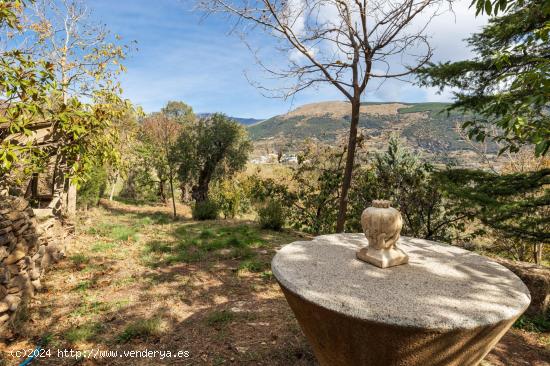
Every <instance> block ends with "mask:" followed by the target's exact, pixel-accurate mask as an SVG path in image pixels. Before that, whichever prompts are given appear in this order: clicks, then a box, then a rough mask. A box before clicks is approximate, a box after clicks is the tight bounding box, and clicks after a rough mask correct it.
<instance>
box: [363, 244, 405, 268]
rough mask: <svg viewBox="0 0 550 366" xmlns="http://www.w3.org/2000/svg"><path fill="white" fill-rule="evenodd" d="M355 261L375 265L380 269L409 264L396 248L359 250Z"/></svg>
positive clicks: (402, 252)
mask: <svg viewBox="0 0 550 366" xmlns="http://www.w3.org/2000/svg"><path fill="white" fill-rule="evenodd" d="M356 256H357V259H359V260H362V261H363V262H367V263H370V264H373V265H375V266H376V267H380V268H388V267H394V266H398V265H400V264H406V263H409V256H408V255H407V254H405V252H404V251H402V250H401V249H398V248H391V249H384V250H377V249H372V248H369V247H366V248H363V249H361V250H359V251H358V252H357V254H356Z"/></svg>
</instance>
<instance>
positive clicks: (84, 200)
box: [77, 166, 107, 209]
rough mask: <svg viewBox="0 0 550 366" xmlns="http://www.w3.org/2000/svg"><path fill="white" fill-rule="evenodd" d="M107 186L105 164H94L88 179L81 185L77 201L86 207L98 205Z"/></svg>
mask: <svg viewBox="0 0 550 366" xmlns="http://www.w3.org/2000/svg"><path fill="white" fill-rule="evenodd" d="M106 187H107V172H106V170H105V168H104V167H103V166H94V167H93V168H92V170H91V171H90V173H89V176H88V179H87V180H86V181H85V182H84V183H83V184H82V185H81V186H80V187H79V189H78V196H77V200H78V201H77V203H78V205H79V206H80V207H83V208H84V209H86V208H88V206H96V205H97V204H98V202H99V199H100V198H101V196H102V195H103V192H105V188H106Z"/></svg>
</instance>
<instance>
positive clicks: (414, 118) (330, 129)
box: [248, 102, 496, 165]
mask: <svg viewBox="0 0 550 366" xmlns="http://www.w3.org/2000/svg"><path fill="white" fill-rule="evenodd" d="M446 107H447V104H445V103H414V104H405V103H364V104H363V106H362V107H361V117H360V122H359V128H360V131H361V133H363V134H364V135H365V137H367V144H368V147H369V148H370V150H371V151H373V150H374V151H377V150H381V149H384V148H385V145H386V141H387V139H388V137H389V136H390V135H392V134H398V135H399V136H400V137H401V138H402V139H403V140H404V141H405V143H406V144H407V145H408V146H409V147H411V148H412V149H414V150H416V151H419V152H421V153H423V154H425V155H427V156H429V157H430V158H433V159H434V160H435V161H437V162H450V161H454V162H456V163H459V164H461V165H471V164H470V163H471V161H472V159H473V158H474V156H473V155H474V153H473V151H472V149H471V146H470V144H469V143H467V142H466V141H464V140H463V138H462V137H461V136H460V134H459V133H458V131H457V125H458V124H460V123H461V122H462V121H463V120H464V117H463V116H462V115H460V114H457V113H452V114H448V113H447V112H446V111H445V108H446ZM350 112H351V107H350V105H349V103H347V102H322V103H315V104H308V105H304V106H302V107H299V108H297V109H295V110H293V111H291V112H289V113H287V114H284V115H279V116H275V117H272V118H270V119H268V120H265V121H263V122H260V123H257V124H255V125H252V126H249V128H248V129H249V133H250V135H251V137H252V139H253V140H254V141H255V145H256V148H257V151H259V153H260V154H261V153H263V152H264V151H269V150H270V149H271V150H278V149H283V150H285V151H293V150H298V149H299V148H300V145H301V144H302V143H303V141H304V140H305V139H308V138H311V139H317V140H319V141H321V142H326V143H331V144H333V143H337V142H340V141H341V140H343V139H344V138H345V137H346V136H347V132H348V128H349V122H350ZM490 152H491V153H496V149H495V148H493V149H492V150H491V151H490Z"/></svg>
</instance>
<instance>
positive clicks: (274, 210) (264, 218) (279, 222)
mask: <svg viewBox="0 0 550 366" xmlns="http://www.w3.org/2000/svg"><path fill="white" fill-rule="evenodd" d="M258 218H259V221H260V226H261V227H262V228H263V229H270V230H281V229H282V227H283V226H284V225H285V213H284V210H283V207H282V206H281V203H280V202H277V201H268V202H267V203H266V204H265V206H263V207H260V208H259V209H258Z"/></svg>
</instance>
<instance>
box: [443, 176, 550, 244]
mask: <svg viewBox="0 0 550 366" xmlns="http://www.w3.org/2000/svg"><path fill="white" fill-rule="evenodd" d="M441 180H442V182H443V185H442V187H443V189H444V192H445V195H446V196H447V197H448V199H449V200H450V201H451V202H453V204H454V205H455V206H459V207H460V208H461V210H462V211H464V212H466V213H467V215H468V217H469V218H472V219H474V218H475V219H476V220H479V221H481V223H483V225H485V226H486V227H487V228H490V229H492V230H495V231H496V232H498V233H500V235H502V236H503V237H505V238H509V239H514V240H517V241H524V242H527V243H532V244H539V243H545V244H548V243H550V189H549V188H548V187H549V186H550V169H543V170H540V171H535V172H527V173H514V174H500V175H499V174H496V173H492V172H485V171H479V170H467V169H454V170H449V171H446V172H442V173H441Z"/></svg>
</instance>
